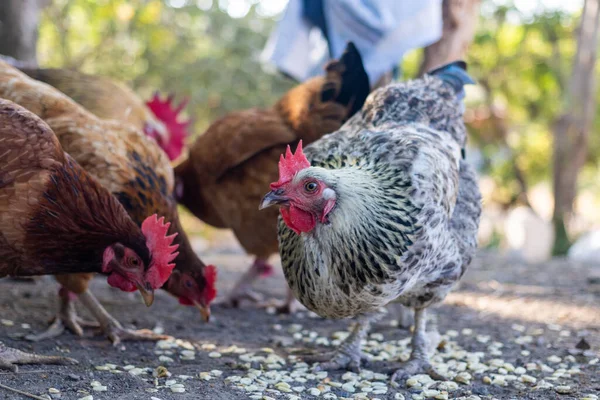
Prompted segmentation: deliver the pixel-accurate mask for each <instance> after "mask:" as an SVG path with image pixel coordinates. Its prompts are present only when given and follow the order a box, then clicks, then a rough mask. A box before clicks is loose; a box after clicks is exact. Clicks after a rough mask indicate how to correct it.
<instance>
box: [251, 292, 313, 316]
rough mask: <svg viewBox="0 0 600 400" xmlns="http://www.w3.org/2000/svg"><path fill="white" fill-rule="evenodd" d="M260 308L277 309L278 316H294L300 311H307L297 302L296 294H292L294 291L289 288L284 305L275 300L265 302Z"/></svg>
mask: <svg viewBox="0 0 600 400" xmlns="http://www.w3.org/2000/svg"><path fill="white" fill-rule="evenodd" d="M260 307H262V308H268V307H275V310H276V312H277V314H294V313H296V312H298V311H300V310H303V309H305V308H304V306H303V305H302V304H300V302H299V301H298V300H296V297H295V296H294V292H292V289H290V288H289V287H287V293H286V295H285V300H284V301H283V303H282V302H281V301H279V300H276V299H275V300H270V301H266V302H264V303H263V304H261V305H260Z"/></svg>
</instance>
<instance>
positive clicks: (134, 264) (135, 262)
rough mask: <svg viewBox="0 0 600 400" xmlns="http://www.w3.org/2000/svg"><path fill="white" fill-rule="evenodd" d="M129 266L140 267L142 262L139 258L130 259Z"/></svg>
mask: <svg viewBox="0 0 600 400" xmlns="http://www.w3.org/2000/svg"><path fill="white" fill-rule="evenodd" d="M129 264H131V265H133V266H134V267H137V266H138V265H140V262H139V261H138V259H137V258H135V257H130V258H129Z"/></svg>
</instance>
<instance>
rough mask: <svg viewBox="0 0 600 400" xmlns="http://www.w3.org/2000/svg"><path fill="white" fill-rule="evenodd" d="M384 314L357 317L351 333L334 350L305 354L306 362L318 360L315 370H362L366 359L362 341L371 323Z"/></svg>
mask: <svg viewBox="0 0 600 400" xmlns="http://www.w3.org/2000/svg"><path fill="white" fill-rule="evenodd" d="M381 317H382V314H375V315H373V314H370V315H363V316H360V317H358V318H357V321H356V324H355V325H354V328H353V329H352V332H350V335H349V336H348V337H347V338H346V339H345V340H344V341H343V342H342V344H340V346H339V347H338V348H337V349H336V350H335V351H332V352H326V353H323V354H319V355H314V356H305V357H304V361H306V362H318V363H319V364H317V366H316V367H315V371H327V370H336V369H348V370H350V371H353V372H358V371H359V370H360V365H361V361H362V360H364V359H366V357H364V356H363V354H362V351H361V342H362V340H363V339H365V338H366V337H367V334H368V333H369V329H370V328H371V323H374V322H376V321H377V320H379V319H380V318H381Z"/></svg>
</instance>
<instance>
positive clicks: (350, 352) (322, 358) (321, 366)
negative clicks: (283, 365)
mask: <svg viewBox="0 0 600 400" xmlns="http://www.w3.org/2000/svg"><path fill="white" fill-rule="evenodd" d="M303 360H304V361H305V362H308V363H314V362H317V363H318V364H317V365H316V366H315V367H314V368H313V370H314V371H315V372H318V371H335V370H338V369H346V370H348V371H352V372H356V373H358V372H360V366H361V361H363V360H367V358H366V357H365V356H364V355H363V354H362V352H361V351H360V348H357V347H352V346H350V345H349V346H344V347H340V348H339V349H337V350H335V351H328V352H325V353H321V354H315V355H307V356H304V357H303Z"/></svg>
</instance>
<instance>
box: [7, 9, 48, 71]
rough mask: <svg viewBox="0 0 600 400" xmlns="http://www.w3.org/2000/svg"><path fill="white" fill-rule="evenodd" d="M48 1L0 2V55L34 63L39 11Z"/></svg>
mask: <svg viewBox="0 0 600 400" xmlns="http://www.w3.org/2000/svg"><path fill="white" fill-rule="evenodd" d="M47 2H48V0H2V2H1V5H0V54H4V55H7V56H11V57H14V58H16V59H17V60H20V61H25V62H27V63H36V61H37V57H36V45H37V37H38V23H39V18H40V10H41V8H42V7H43V6H44V5H46V4H47Z"/></svg>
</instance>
